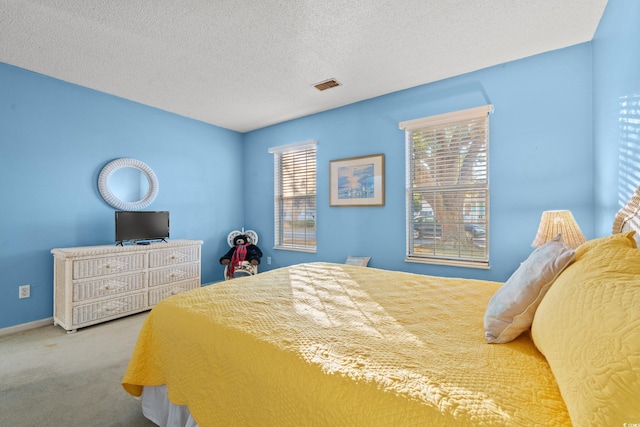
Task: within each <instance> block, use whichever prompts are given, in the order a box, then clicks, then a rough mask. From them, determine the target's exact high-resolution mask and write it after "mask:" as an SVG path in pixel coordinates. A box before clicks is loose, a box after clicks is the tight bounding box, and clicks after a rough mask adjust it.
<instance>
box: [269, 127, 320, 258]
mask: <svg viewBox="0 0 640 427" xmlns="http://www.w3.org/2000/svg"><path fill="white" fill-rule="evenodd" d="M310 152H312V154H313V158H312V161H311V162H312V163H313V168H314V171H313V181H314V185H313V186H312V187H310V186H308V185H307V184H306V182H305V185H304V187H305V191H304V192H303V194H301V195H292V196H285V195H283V193H284V191H283V186H282V184H283V181H284V179H283V178H284V177H283V171H282V161H283V156H287V155H290V154H292V153H293V155H294V156H295V155H305V153H306V154H308V153H310ZM269 153H271V154H273V155H274V156H273V159H274V162H273V177H274V186H273V188H274V198H273V214H274V221H273V224H274V230H273V231H274V249H281V250H288V251H297V252H310V253H315V252H316V251H317V246H318V243H317V221H318V211H317V185H318V181H317V173H318V168H317V161H318V157H317V142H316V141H315V140H308V141H303V142H296V143H293V144H287V145H280V146H277V147H271V148H269ZM311 162H309V160H306V161H305V164H304V168H305V169H304V175H305V176H307V175H308V170H307V168H308V165H309V163H311ZM292 175H293V174H292ZM294 200H303V201H304V203H303V204H304V206H305V208H304V218H303V220H302V221H303V223H304V224H305V225H304V226H303V227H302V229H303V233H304V237H303V239H302V240H303V241H304V242H307V241H309V240H311V239H309V238H308V237H309V234H310V233H309V231H310V229H309V227H308V226H307V219H308V218H307V211H308V208H307V206H308V205H309V203H308V202H309V201H310V200H312V205H313V207H314V208H313V211H314V217H313V236H314V237H313V239H312V241H313V244H306V243H303V244H295V243H294V242H291V243H287V242H286V237H285V232H284V229H285V224H284V222H285V218H284V208H283V206H284V204H285V202H286V201H290V202H293V201H294ZM294 204H296V203H294ZM293 222H294V220H293V219H292V226H293ZM292 231H293V230H292Z"/></svg>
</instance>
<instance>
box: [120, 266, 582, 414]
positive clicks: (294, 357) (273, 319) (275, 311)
mask: <svg viewBox="0 0 640 427" xmlns="http://www.w3.org/2000/svg"><path fill="white" fill-rule="evenodd" d="M499 286H500V283H495V282H487V281H478V280H463V279H447V278H444V279H443V278H437V277H430V276H423V275H416V274H410V273H399V272H389V271H384V270H379V269H373V268H366V267H354V266H349V265H341V264H329V263H311V264H301V265H296V266H292V267H287V268H282V269H277V270H272V271H269V272H266V273H261V274H259V275H257V276H254V277H245V278H237V279H234V280H231V281H227V282H223V283H219V284H216V285H211V286H207V287H203V288H200V289H197V290H193V291H190V292H187V293H184V294H180V295H176V296H174V297H171V298H169V299H167V300H164V301H162V302H160V303H159V304H158V305H156V306H155V308H154V309H153V310H152V311H151V312H150V313H149V315H148V317H147V319H146V321H145V323H144V325H143V327H142V330H141V332H140V337H139V339H138V342H137V344H136V347H135V350H134V354H133V356H132V358H131V361H130V364H129V367H128V369H127V372H126V373H125V375H124V378H123V386H124V388H125V389H126V390H127V391H128V392H129V393H131V394H132V395H134V396H139V395H140V394H141V393H142V386H144V385H162V384H166V385H167V389H168V395H169V399H170V400H171V402H173V403H174V404H178V405H187V406H188V407H189V409H190V411H191V414H192V415H193V417H194V418H195V420H196V421H197V422H198V423H199V424H200V426H202V427H208V426H268V425H272V426H376V425H387V426H420V425H422V426H453V425H455V426H465V425H469V426H478V425H511V426H513V425H526V426H535V425H540V426H542V425H544V426H551V425H571V424H570V421H569V417H568V414H567V410H566V407H565V405H564V403H563V401H562V399H561V397H560V392H559V391H558V387H557V385H556V382H555V380H554V377H553V375H552V373H551V371H550V369H549V366H548V364H547V362H546V361H545V359H544V357H543V356H542V355H541V354H540V353H539V352H538V351H537V350H536V349H535V347H534V346H533V344H532V342H531V340H530V338H529V337H528V335H527V334H523V336H521V337H519V338H518V339H516V340H515V341H513V342H511V343H509V344H501V345H491V344H486V343H485V339H484V327H483V316H484V312H485V308H486V306H487V303H488V301H489V299H490V298H491V296H492V295H493V294H494V293H495V291H496V290H497V289H498V288H499Z"/></svg>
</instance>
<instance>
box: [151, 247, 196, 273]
mask: <svg viewBox="0 0 640 427" xmlns="http://www.w3.org/2000/svg"><path fill="white" fill-rule="evenodd" d="M196 261H200V246H189V247H184V248H173V249H165V250H162V251H153V252H150V253H149V268H155V267H163V266H165V265H174V264H183V263H188V262H196Z"/></svg>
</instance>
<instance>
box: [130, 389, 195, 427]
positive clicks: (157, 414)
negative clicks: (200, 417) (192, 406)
mask: <svg viewBox="0 0 640 427" xmlns="http://www.w3.org/2000/svg"><path fill="white" fill-rule="evenodd" d="M142 414H143V415H144V416H145V417H146V418H147V419H149V420H150V421H151V422H153V423H155V424H157V425H159V426H160V427H198V423H196V420H194V419H193V417H192V416H191V413H190V412H189V408H187V407H186V406H180V405H174V404H173V403H171V402H169V399H168V398H167V386H165V385H161V386H157V387H149V386H145V387H144V389H143V391H142Z"/></svg>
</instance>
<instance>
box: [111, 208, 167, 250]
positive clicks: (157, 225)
mask: <svg viewBox="0 0 640 427" xmlns="http://www.w3.org/2000/svg"><path fill="white" fill-rule="evenodd" d="M168 238H169V212H168V211H136V212H131V211H116V242H117V243H120V244H122V243H123V242H140V241H149V240H165V239H168Z"/></svg>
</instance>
